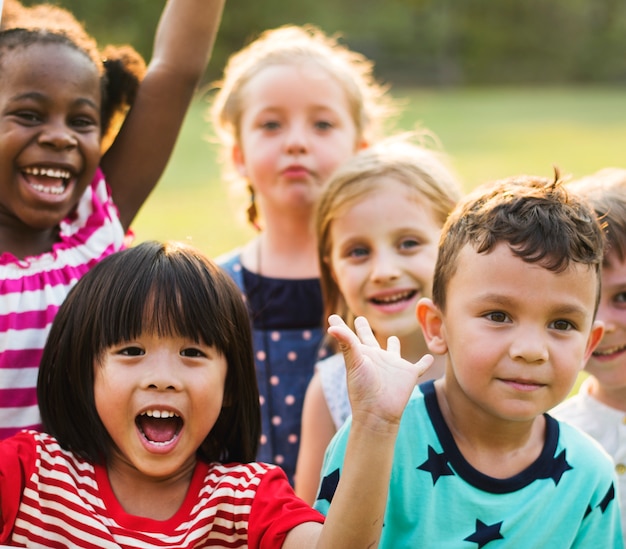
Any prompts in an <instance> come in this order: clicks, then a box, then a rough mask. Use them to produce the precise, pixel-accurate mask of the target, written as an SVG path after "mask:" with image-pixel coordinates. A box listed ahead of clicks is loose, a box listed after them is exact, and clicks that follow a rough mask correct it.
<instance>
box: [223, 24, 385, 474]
mask: <svg viewBox="0 0 626 549" xmlns="http://www.w3.org/2000/svg"><path fill="white" fill-rule="evenodd" d="M385 97H386V96H385V94H384V90H383V89H382V88H381V86H379V85H378V84H377V83H376V82H375V81H374V79H373V76H372V64H371V63H370V62H369V61H368V60H367V59H365V58H364V57H362V56H361V55H359V54H357V53H355V52H352V51H350V50H348V49H347V48H346V47H344V46H342V45H340V44H338V43H337V42H336V41H335V40H332V39H330V38H329V37H327V36H325V35H324V34H323V33H322V32H321V31H320V30H318V29H315V28H312V27H304V28H301V27H293V26H288V27H282V28H278V29H274V30H270V31H267V32H265V33H263V34H262V35H261V36H260V37H259V38H258V39H257V40H255V41H254V42H252V43H251V44H250V45H248V46H247V47H245V48H244V49H242V50H241V51H239V52H237V53H236V54H234V55H233V56H232V57H231V59H230V60H229V61H228V64H227V66H226V69H225V71H224V78H223V81H222V83H221V84H220V85H219V92H218V93H217V95H216V97H215V99H214V103H213V106H212V111H211V113H212V117H213V122H214V126H215V129H216V131H217V133H218V136H219V137H220V138H221V140H222V142H223V144H224V150H225V151H226V153H227V155H228V156H229V158H231V159H232V164H233V167H234V169H235V170H236V172H237V175H238V176H239V178H240V179H243V180H244V181H245V182H246V184H247V186H248V188H249V191H250V193H251V197H252V204H251V206H250V208H249V209H248V216H249V220H250V222H251V223H252V224H253V225H254V226H256V227H260V223H261V221H262V224H263V231H262V232H261V233H260V234H259V236H258V237H257V238H255V239H254V240H252V241H251V242H249V243H248V244H246V245H245V246H243V247H242V248H241V249H236V250H234V251H233V252H232V253H229V254H227V255H226V256H224V257H222V258H219V259H218V262H219V263H220V264H221V265H222V266H223V267H224V268H225V269H226V270H227V271H228V272H229V273H230V274H231V276H232V277H233V278H234V280H235V281H236V282H237V285H238V286H239V287H240V288H241V290H242V291H243V293H244V295H245V298H246V301H247V303H248V306H249V310H250V314H251V318H252V322H253V337H254V350H255V357H256V365H257V378H258V384H259V392H260V394H261V418H262V431H261V432H262V436H261V446H260V452H259V455H258V458H259V460H261V461H268V462H272V463H276V464H279V465H281V466H282V467H283V468H284V470H285V471H286V473H287V476H288V478H289V479H290V480H291V481H292V480H293V479H292V477H293V473H294V469H295V464H296V458H297V455H298V445H299V436H300V416H301V411H302V402H303V399H304V393H305V391H306V387H307V384H308V382H309V380H310V379H311V376H312V374H313V367H314V365H315V362H316V360H317V359H318V358H319V354H318V351H319V347H320V341H321V339H322V335H323V333H322V298H321V291H320V284H319V266H318V264H317V253H316V241H315V236H314V234H313V228H312V216H313V208H314V205H315V202H316V200H317V198H318V196H319V194H320V192H321V190H322V188H323V186H324V185H325V183H326V182H327V180H328V178H329V177H330V175H331V174H332V173H333V171H334V170H335V169H336V168H337V167H338V166H339V165H340V164H341V163H342V162H344V161H345V160H347V159H348V158H350V157H351V156H352V155H353V154H354V153H355V152H356V151H357V150H359V149H361V148H363V147H365V146H366V145H367V144H368V143H370V142H371V141H372V140H373V139H374V138H375V137H376V135H377V133H378V131H379V130H378V128H379V126H380V124H381V123H382V120H383V114H384V112H383V106H384V105H385V104H386V100H385ZM257 207H258V210H257ZM259 214H260V215H259ZM259 217H260V219H259Z"/></svg>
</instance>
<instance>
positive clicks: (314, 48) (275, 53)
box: [208, 25, 395, 221]
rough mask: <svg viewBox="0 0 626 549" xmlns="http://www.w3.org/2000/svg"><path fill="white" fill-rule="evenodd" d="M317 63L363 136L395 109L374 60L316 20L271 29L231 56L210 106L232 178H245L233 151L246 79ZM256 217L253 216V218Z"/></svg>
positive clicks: (368, 138) (380, 129) (370, 135)
mask: <svg viewBox="0 0 626 549" xmlns="http://www.w3.org/2000/svg"><path fill="white" fill-rule="evenodd" d="M311 61H312V62H314V63H317V64H318V65H319V66H320V67H321V68H322V69H324V70H326V71H327V72H328V74H329V75H330V76H331V77H332V78H334V79H335V80H336V81H337V82H338V83H339V84H340V85H341V86H342V88H343V89H344V90H345V93H346V96H347V99H348V104H349V105H350V114H351V116H352V119H353V121H354V125H355V128H356V130H357V141H365V142H368V143H369V142H373V141H375V140H376V139H378V138H379V137H380V136H381V135H382V134H383V133H384V126H385V124H386V123H387V121H388V120H389V119H390V118H391V115H392V114H394V113H395V107H394V106H393V102H392V100H391V98H389V97H388V96H387V87H386V86H383V85H382V84H380V83H379V82H378V81H377V80H376V79H375V77H374V64H373V62H372V61H370V60H369V59H368V58H367V57H365V56H364V55H362V54H360V53H358V52H355V51H352V50H350V49H349V48H347V47H346V46H344V45H343V44H341V43H340V42H339V40H338V38H337V37H331V36H328V35H326V34H325V33H324V32H322V31H321V30H320V29H319V28H317V27H315V26H312V25H304V26H294V25H287V26H282V27H278V28H275V29H270V30H267V31H265V32H263V33H262V34H261V35H259V36H258V37H257V38H256V39H255V40H254V41H253V42H251V43H249V44H248V45H247V46H245V47H244V48H242V49H241V50H239V51H237V52H235V53H234V54H233V55H231V56H230V58H229V59H228V62H227V63H226V67H225V69H224V74H223V77H222V79H221V80H220V81H218V82H215V83H214V85H213V86H214V89H216V90H217V92H216V93H215V96H214V97H213V99H212V103H211V106H210V108H209V112H208V114H209V118H210V121H211V122H212V126H213V130H214V131H215V134H216V136H217V138H218V140H219V141H220V143H221V144H222V156H221V162H222V165H223V166H224V168H225V176H226V177H227V179H231V180H235V181H236V180H238V179H241V178H240V177H239V175H238V174H237V173H236V172H235V170H233V169H232V166H230V152H231V150H232V147H233V146H234V145H236V144H237V143H239V139H240V122H241V116H242V113H243V109H244V105H243V91H244V88H245V86H246V84H247V83H248V82H249V81H250V80H251V79H252V78H253V77H254V76H256V75H257V74H258V73H259V72H261V71H262V70H263V69H265V68H267V67H271V66H275V65H299V64H301V63H303V62H311ZM251 221H252V219H251Z"/></svg>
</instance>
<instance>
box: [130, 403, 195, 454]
mask: <svg viewBox="0 0 626 549" xmlns="http://www.w3.org/2000/svg"><path fill="white" fill-rule="evenodd" d="M135 424H136V425H137V427H138V428H139V431H140V432H141V434H142V435H143V437H144V438H145V439H146V440H147V441H148V442H150V443H151V444H156V445H162V446H164V445H166V444H169V443H170V442H172V441H173V440H175V439H176V437H177V436H178V434H179V433H180V430H181V429H182V427H183V420H182V418H181V417H180V416H179V415H178V414H176V413H174V412H171V411H167V410H146V411H145V412H142V413H141V414H139V415H138V416H137V417H136V418H135Z"/></svg>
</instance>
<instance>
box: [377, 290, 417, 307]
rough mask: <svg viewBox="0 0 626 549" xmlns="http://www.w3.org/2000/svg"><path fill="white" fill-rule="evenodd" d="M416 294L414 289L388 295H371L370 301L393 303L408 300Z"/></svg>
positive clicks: (382, 303) (385, 303)
mask: <svg viewBox="0 0 626 549" xmlns="http://www.w3.org/2000/svg"><path fill="white" fill-rule="evenodd" d="M416 295H417V291H416V290H407V291H406V292H399V293H397V294H393V295H388V296H385V297H372V298H371V299H370V301H371V302H372V303H374V304H375V305H393V304H394V303H401V302H403V301H409V300H411V299H413V298H414V297H415V296H416Z"/></svg>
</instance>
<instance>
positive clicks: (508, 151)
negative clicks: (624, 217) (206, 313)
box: [133, 88, 626, 256]
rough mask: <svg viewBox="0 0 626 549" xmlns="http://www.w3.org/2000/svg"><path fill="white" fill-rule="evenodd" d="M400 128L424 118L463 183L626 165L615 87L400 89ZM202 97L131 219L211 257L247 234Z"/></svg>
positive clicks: (151, 235) (155, 235) (625, 113)
mask: <svg viewBox="0 0 626 549" xmlns="http://www.w3.org/2000/svg"><path fill="white" fill-rule="evenodd" d="M395 95H396V97H397V98H398V99H400V100H402V101H403V102H406V106H405V111H404V114H403V116H402V118H401V119H400V120H399V121H398V124H397V126H398V129H399V130H407V129H412V128H413V127H415V126H416V125H423V126H425V127H427V128H428V129H430V130H431V131H433V132H434V133H435V134H437V135H438V137H439V139H440V140H441V143H442V145H443V147H444V149H445V150H446V151H447V152H448V153H449V154H450V155H451V157H452V160H453V163H454V167H455V168H456V170H457V172H458V174H459V175H460V176H461V179H462V180H463V182H464V185H465V188H466V189H470V188H472V187H474V186H475V185H476V184H478V183H481V182H484V181H489V180H493V179H498V178H501V177H505V176H509V175H514V174H518V173H534V174H539V175H547V176H549V175H551V173H552V166H553V165H558V166H559V167H560V168H561V171H562V172H563V173H566V174H572V176H574V177H580V176H582V175H586V174H589V173H591V172H594V171H596V170H598V169H600V168H603V167H606V166H609V165H612V166H622V167H624V166H626V160H625V159H624V140H625V139H626V109H625V108H624V101H625V99H626V97H625V96H626V93H625V91H624V90H622V89H619V88H611V89H603V88H562V89H554V88H550V89H536V88H528V89H524V88H511V89H491V88H488V89H469V90H410V91H409V90H398V91H396V94H395ZM206 108H207V104H206V103H205V102H203V101H200V100H198V101H196V102H195V103H194V104H193V105H192V108H191V110H190V112H189V115H188V116H187V119H186V121H185V124H184V127H183V131H182V134H181V136H180V139H179V142H178V145H177V147H176V149H175V151H174V155H173V157H172V159H171V161H170V164H169V166H168V169H167V171H166V173H165V174H164V176H163V179H162V181H161V182H160V183H159V186H158V187H157V189H156V190H155V191H154V193H153V194H152V195H151V196H150V198H149V199H148V201H147V202H146V204H145V205H144V207H143V209H142V210H141V212H140V213H139V215H138V217H137V219H136V220H135V222H134V224H133V226H134V229H135V234H136V241H137V242H141V241H143V240H148V239H157V240H166V239H174V240H186V241H188V242H190V243H192V244H194V245H195V246H197V247H198V248H200V249H201V250H203V251H205V252H206V253H207V254H209V255H210V256H216V255H218V254H220V253H223V252H225V251H227V250H229V249H230V248H232V247H234V246H237V245H239V244H242V243H244V242H246V241H247V240H248V239H249V238H250V237H251V236H252V235H253V234H254V233H253V231H252V230H251V229H250V228H249V227H248V226H247V225H246V223H245V221H244V217H243V213H242V212H243V210H244V208H245V201H246V199H245V197H239V198H236V197H233V196H232V193H231V192H230V190H229V188H228V186H227V185H226V183H224V182H223V180H222V178H221V175H220V167H219V166H218V163H217V153H218V146H217V145H216V144H215V143H211V142H210V141H209V139H208V137H207V136H208V135H209V133H210V126H209V124H208V122H206V120H205V118H206V117H205V111H206Z"/></svg>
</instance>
